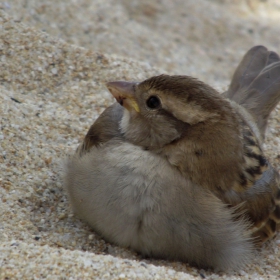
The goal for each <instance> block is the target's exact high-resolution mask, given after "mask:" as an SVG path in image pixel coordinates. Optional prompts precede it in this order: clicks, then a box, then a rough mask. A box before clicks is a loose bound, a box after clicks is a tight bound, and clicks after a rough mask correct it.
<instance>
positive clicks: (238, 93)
mask: <svg viewBox="0 0 280 280" xmlns="http://www.w3.org/2000/svg"><path fill="white" fill-rule="evenodd" d="M223 95H224V96H225V97H227V98H229V99H231V100H233V101H235V102H237V103H238V104H240V105H242V106H243V107H245V108H246V109H247V110H248V111H249V112H250V113H251V114H252V116H253V117H254V118H255V120H256V123H257V125H258V128H259V130H260V133H261V136H262V138H263V139H264V134H265V129H266V124H267V119H268V117H269V115H270V113H271V111H272V110H273V109H274V108H275V106H276V105H277V103H278V102H279V101H280V58H279V56H278V54H277V53H275V52H272V51H268V50H267V49H266V48H265V47H263V46H256V47H253V48H252V49H250V50H249V51H248V52H247V53H246V54H245V56H244V58H243V59H242V61H241V63H240V64H239V66H238V67H237V69H236V71H235V73H234V75H233V78H232V82H231V84H230V87H229V89H228V91H227V92H225V93H224V94H223Z"/></svg>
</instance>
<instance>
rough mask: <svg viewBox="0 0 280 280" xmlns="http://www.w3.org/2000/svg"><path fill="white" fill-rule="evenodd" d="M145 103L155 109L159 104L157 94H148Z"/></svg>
mask: <svg viewBox="0 0 280 280" xmlns="http://www.w3.org/2000/svg"><path fill="white" fill-rule="evenodd" d="M146 104H147V106H148V107H149V108H150V109H157V108H158V107H159V106H160V100H159V98H158V97H157V96H150V97H149V99H148V100H147V102H146Z"/></svg>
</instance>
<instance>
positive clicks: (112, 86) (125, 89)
mask: <svg viewBox="0 0 280 280" xmlns="http://www.w3.org/2000/svg"><path fill="white" fill-rule="evenodd" d="M136 84H137V83H129V82H122V81H117V82H109V83H107V88H108V90H109V91H110V92H111V94H112V95H113V96H114V97H115V99H116V100H117V102H119V103H120V104H121V105H122V106H123V107H125V108H126V109H127V110H129V111H131V110H134V111H136V112H137V113H139V112H140V109H139V106H138V104H137V101H136V100H135V95H134V87H135V85H136Z"/></svg>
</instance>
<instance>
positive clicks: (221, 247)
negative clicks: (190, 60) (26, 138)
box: [65, 46, 280, 270]
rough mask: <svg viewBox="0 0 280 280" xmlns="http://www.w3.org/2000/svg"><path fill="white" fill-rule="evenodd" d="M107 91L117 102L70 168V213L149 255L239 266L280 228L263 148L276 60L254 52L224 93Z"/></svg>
mask: <svg viewBox="0 0 280 280" xmlns="http://www.w3.org/2000/svg"><path fill="white" fill-rule="evenodd" d="M107 87H108V89H109V91H110V92H111V93H112V95H113V96H114V97H115V99H116V100H117V103H115V104H113V105H112V106H110V107H109V108H107V109H106V110H105V111H104V112H103V113H102V114H101V115H100V117H99V118H98V119H97V120H96V121H95V122H94V124H93V125H92V126H91V128H90V129H89V131H88V133H87V135H86V136H85V139H84V141H83V143H82V144H81V145H80V146H79V148H78V149H77V151H76V153H75V155H74V156H72V157H71V158H70V159H69V161H68V165H67V174H66V178H65V185H66V189H67V191H68V194H69V198H70V202H71V204H72V207H73V210H74V212H75V213H76V214H77V216H79V217H80V218H82V219H83V220H85V221H86V222H87V223H88V224H89V225H90V226H91V227H92V228H93V229H94V230H95V231H96V232H98V233H99V234H100V235H101V236H103V237H104V239H106V240H107V241H109V242H112V243H115V244H118V245H120V246H123V247H128V248H132V249H133V250H136V251H137V252H140V253H141V254H142V255H144V256H151V257H156V258H165V259H171V260H180V261H184V262H189V263H191V264H195V265H197V266H199V267H210V268H214V269H218V270H227V269H238V268H240V267H241V266H242V265H243V264H244V263H246V262H247V261H248V260H250V258H251V256H252V252H253V250H254V247H255V245H256V244H261V243H263V242H264V241H266V240H267V239H270V238H272V237H273V236H274V235H275V231H276V227H277V223H279V222H280V189H279V188H280V187H279V174H278V173H277V172H276V171H275V169H274V168H273V167H272V166H271V165H270V164H269V162H268V161H267V159H266V157H265V155H264V153H263V150H262V143H263V139H264V134H265V128H266V124H267V119H268V117H269V114H270V112H271V111H272V110H273V108H274V107H275V106H276V105H277V103H278V101H279V100H280V59H279V57H278V55H277V54H276V53H274V52H270V51H268V50H267V49H266V48H265V47H263V46H256V47H253V48H252V49H251V50H249V51H248V53H247V54H246V55H245V56H244V58H243V60H242V61H241V63H240V65H239V66H238V68H237V70H236V72H235V74H234V76H233V80H232V82H231V85H230V87H229V90H228V91H227V92H225V93H224V94H223V95H220V94H218V93H217V92H216V91H215V90H214V89H213V88H211V87H210V86H208V85H206V84H204V83H202V82H200V81H198V80H196V79H194V78H192V77H189V76H168V75H161V76H156V77H152V78H149V79H147V80H145V81H143V82H141V83H130V82H122V81H117V82H110V83H108V84H107Z"/></svg>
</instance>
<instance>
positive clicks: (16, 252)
mask: <svg viewBox="0 0 280 280" xmlns="http://www.w3.org/2000/svg"><path fill="white" fill-rule="evenodd" d="M279 18H280V4H279V3H278V1H277V0H275V1H257V0H255V1H254V0H251V1H249V0H248V1H221V0H220V1H219V0H216V1H207V0H198V1H184V0H176V1H168V0H161V1H147V0H144V1H129V0H122V1H113V0H108V1H101V0H94V1H93V0H92V1H90V0H80V1H78V0H76V1H75V0H72V1H66V0H64V1H57V0H56V1H53V0H48V1H47V0H45V1H44V0H33V1H22V0H14V1H6V2H3V1H2V2H0V69H1V70H0V81H1V84H0V112H1V130H0V141H1V145H0V166H1V173H0V198H1V202H0V279H279V278H280V258H279V257H280V234H278V235H277V236H276V238H275V240H273V241H271V242H268V243H267V244H265V245H264V246H263V248H262V249H261V250H260V251H258V252H256V255H255V259H254V262H253V263H251V264H249V265H247V266H246V267H245V268H244V270H242V271H231V272H227V273H215V272H213V271H210V270H209V271H205V270H201V269H198V268H195V267H191V266H189V265H188V264H186V263H179V262H168V261H163V260H154V259H144V258H142V257H141V256H139V255H137V254H136V253H134V252H132V251H130V250H127V249H123V248H119V247H118V246H114V245H112V244H109V243H106V242H105V241H104V240H102V238H100V237H99V236H98V235H97V234H95V233H94V231H92V230H91V229H90V228H89V227H87V225H85V224H84V223H83V222H81V221H79V220H78V219H76V218H75V217H74V216H73V215H72V212H71V209H70V207H69V203H68V199H67V196H66V193H65V191H64V189H63V182H62V173H63V171H62V170H63V169H62V165H63V162H64V160H65V158H66V157H67V155H69V154H71V153H73V152H74V150H75V149H76V147H77V145H78V143H79V142H80V141H81V140H82V138H83V136H84V135H85V133H86V132H87V129H88V128H89V126H90V125H91V124H92V123H93V121H94V120H95V119H96V118H97V116H98V115H99V114H100V113H101V112H102V111H103V110H104V108H106V107H107V106H108V105H110V104H112V102H113V99H112V98H111V96H110V94H109V93H108V92H107V90H106V88H105V86H104V84H105V82H106V81H112V80H116V79H124V80H138V81H141V80H143V79H145V78H147V77H150V76H152V75H155V74H160V73H168V74H186V75H192V76H194V77H197V78H199V79H201V80H203V81H205V82H207V83H209V84H210V85H212V86H214V87H215V88H216V89H218V90H219V91H223V90H225V89H226V87H227V86H228V84H229V81H230V77H231V75H232V73H233V71H234V68H235V67H236V66H237V63H238V62H239V61H240V59H241V57H242V55H243V54H244V53H245V52H246V51H247V50H248V49H249V48H250V47H252V46H254V45H257V44H262V45H265V46H267V47H268V48H270V49H272V50H275V51H277V52H280V48H279V46H280V37H279V34H280V25H279ZM269 125H270V126H269V128H268V130H267V140H266V144H265V146H264V148H265V150H266V153H267V155H268V157H269V159H270V161H271V162H272V164H273V165H274V166H275V167H276V168H277V169H278V170H279V167H280V106H278V107H277V108H276V109H275V110H274V112H273V113H272V116H271V118H270V121H269Z"/></svg>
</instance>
